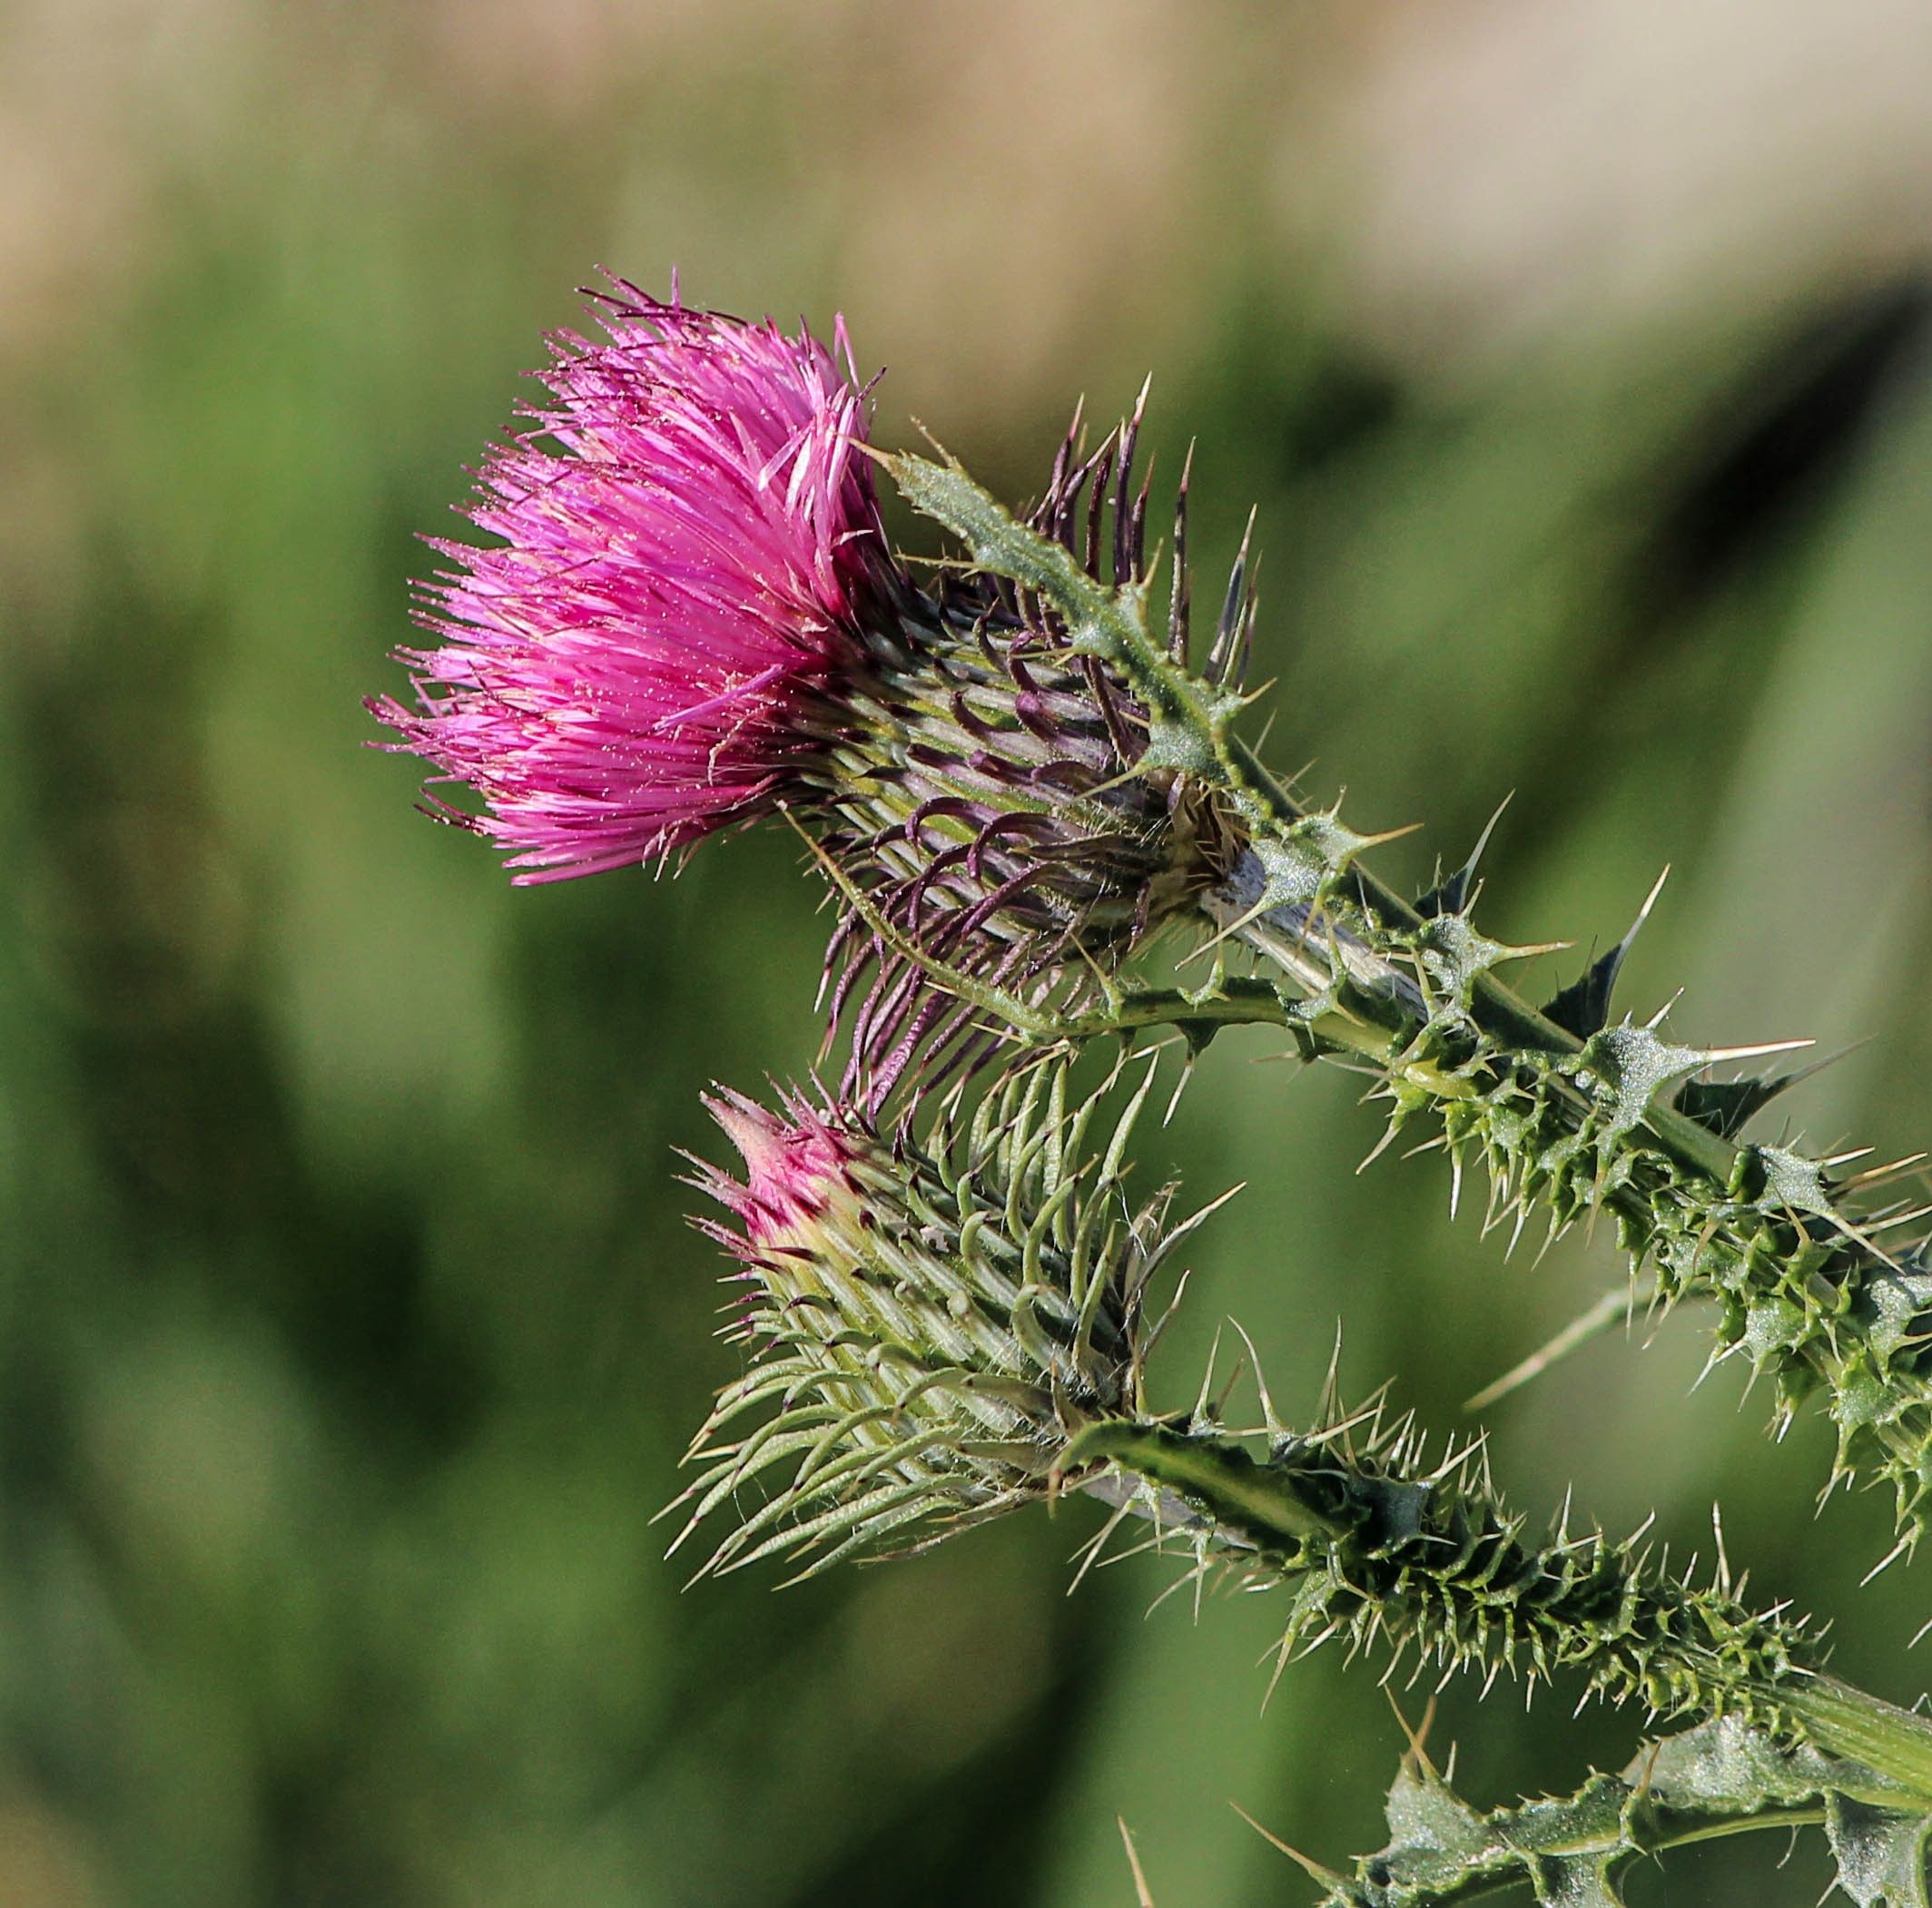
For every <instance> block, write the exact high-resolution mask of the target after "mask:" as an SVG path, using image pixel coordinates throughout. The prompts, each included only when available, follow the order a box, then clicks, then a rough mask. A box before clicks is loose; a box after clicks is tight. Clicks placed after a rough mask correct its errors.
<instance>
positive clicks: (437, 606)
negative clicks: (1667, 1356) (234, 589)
mask: <svg viewBox="0 0 1932 1908" xmlns="http://www.w3.org/2000/svg"><path fill="white" fill-rule="evenodd" d="M602 302H603V305H604V308H605V309H604V313H603V328H604V333H605V336H604V338H603V339H601V340H599V341H592V340H589V339H584V338H580V337H577V336H575V335H573V334H569V333H563V334H559V335H558V336H557V338H556V339H554V340H553V341H552V345H551V362H550V364H549V366H548V367H547V369H545V370H544V371H543V372H541V373H540V374H539V375H540V376H541V378H542V379H543V382H544V383H545V384H546V385H547V387H548V388H549V391H550V393H551V395H552V397H553V398H554V399H555V400H556V402H555V403H554V405H552V406H550V407H547V408H531V409H529V410H527V412H526V414H525V415H526V416H527V418H529V420H530V424H529V428H527V429H526V430H524V431H522V432H520V433H519V434H518V435H517V436H516V437H514V438H511V439H510V440H509V441H508V442H507V443H505V444H502V445H498V446H497V447H493V448H492V449H491V450H490V451H489V452H488V454H487V455H486V457H485V460H484V464H483V468H482V471H481V473H480V480H479V484H478V493H477V496H476V497H475V499H474V500H473V501H472V502H471V504H470V505H469V506H468V516H469V517H470V519H471V521H472V522H474V523H475V524H476V525H477V526H478V528H479V529H482V530H484V531H487V532H488V533H489V534H490V535H491V536H495V537H497V538H498V539H499V541H498V543H497V544H496V545H494V546H488V547H481V548H479V547H475V546H470V545H467V544H458V543H453V542H446V541H441V540H438V541H436V542H435V544H434V547H435V548H436V549H437V550H438V551H439V552H440V553H441V554H442V555H443V556H446V557H448V558H449V559H450V561H451V563H452V565H453V566H454V567H453V568H451V569H449V570H448V571H445V572H444V573H443V574H442V575H440V576H439V577H438V578H437V579H436V580H435V581H433V582H431V583H429V584H428V585H425V586H424V588H423V590H422V607H421V609H420V612H419V621H420V622H421V623H422V625H423V626H424V627H425V628H426V629H428V630H429V632H430V634H432V635H434V636H436V637H438V638H439V639H440V645H439V647H435V648H429V649H411V650H406V651H403V652H401V653H400V654H399V660H400V661H403V662H405V663H407V664H409V665H410V667H411V668H412V669H413V670H414V671H415V672H416V691H417V700H418V703H419V706H418V707H417V708H416V709H413V710H411V709H407V708H405V707H403V706H402V705H401V704H400V703H397V702H395V701H393V700H390V699H388V698H382V699H375V700H371V702H370V705H369V706H370V709H371V710H372V712H373V713H375V714H376V715H377V716H378V717H379V719H380V720H381V721H382V722H384V723H387V724H388V725H389V727H390V728H391V729H393V730H394V731H395V732H396V733H397V735H398V736H399V738H400V742H399V744H398V746H400V747H403V748H407V749H411V750H414V751H415V752H417V753H419V754H420V755H422V756H424V757H425V758H426V759H427V760H428V761H429V762H431V763H433V764H434V765H435V767H436V768H437V770H438V771H439V779H440V780H444V781H453V782H465V783H468V785H469V786H470V787H471V788H472V789H474V790H475V792H477V794H478V796H480V798H481V800H482V804H483V809H482V812H480V813H474V814H472V813H469V812H467V811H457V810H455V809H452V808H449V807H448V806H443V809H442V811H443V812H444V814H445V815H446V816H447V817H448V818H449V819H451V820H455V821H459V822H461V823H462V824H463V825H465V826H468V827H470V828H473V829H474V830H476V831H478V832H479V833H482V834H485V835H487V836H488V837H490V838H491V839H492V840H494V841H497V842H498V844H499V845H500V846H501V847H503V848H505V849H507V850H508V851H510V865H511V866H512V867H514V868H517V870H520V872H519V873H518V874H517V877H516V878H517V880H523V881H531V880H551V879H555V878H557V877H559V876H564V875H572V874H587V873H590V872H593V871H595V870H600V869H606V868H615V867H620V866H624V865H626V864H628V863H634V862H639V861H647V860H650V859H652V858H654V857H657V856H661V855H664V854H666V853H669V852H672V851H675V850H677V849H680V848H683V847H685V846H686V845H687V844H689V843H690V842H692V841H695V840H696V839H697V838H698V837H700V836H702V835H704V834H706V833H708V832H709V831H712V830H714V829H715V828H718V827H720V826H723V825H724V824H726V823H728V822H731V821H736V820H739V819H741V818H744V817H747V816H750V815H754V814H756V813H758V812H760V811H763V810H764V809H766V808H768V807H770V806H771V805H772V804H773V803H774V802H776V801H778V800H780V799H783V797H784V793H785V792H786V790H787V787H788V786H789V785H790V784H792V783H793V782H794V781H795V779H796V778H797V777H798V775H799V774H800V772H801V770H802V769H803V767H804V766H805V765H807V764H808V763H809V762H810V760H811V759H812V758H813V757H814V756H815V755H816V754H817V753H818V752H821V751H822V750H823V747H824V745H825V742H826V740H827V737H828V736H829V734H830V733H833V730H834V729H835V728H836V726H837V701H838V693H839V684H840V682H841V679H842V677H843V676H844V675H845V674H849V673H850V672H852V671H853V670H854V669H855V668H857V667H858V666H859V665H860V664H861V662H862V654H863V647H862V636H861V634H860V628H861V625H862V623H863V622H864V621H865V619H866V618H867V617H868V615H872V613H873V611H874V608H875V606H876V604H877V603H878V601H879V600H880V599H882V597H883V596H884V595H888V594H889V593H890V589H891V587H892V585H891V577H890V566H889V562H888V559H887V556H886V549H885V543H884V537H883V535H882V530H881V527H880V524H879V516H878V508H877V504H876V501H875V498H874V496H873V490H872V473H871V466H870V463H869V461H868V459H867V457H866V456H865V454H864V451H863V448H862V447H863V445H864V443H865V433H866V412H865V399H864V395H863V393H862V391H861V389H860V388H858V387H857V385H856V383H855V382H854V380H853V376H852V375H851V353H850V350H849V349H847V348H846V346H845V339H844V333H843V326H841V327H840V328H839V329H837V330H836V331H835V332H834V340H835V343H836V344H837V346H838V347H839V349H840V352H841V355H843V359H844V360H845V362H844V365H843V368H842V366H841V364H840V363H839V361H838V359H835V358H834V356H833V353H832V352H830V351H828V350H827V349H825V348H824V347H823V345H821V344H820V343H819V342H818V341H817V340H816V339H813V338H812V337H811V336H810V335H809V334H808V333H806V332H804V331H803V330H801V331H800V333H799V334H798V335H797V336H796V337H795V338H794V337H790V336H787V335H786V334H785V333H784V332H782V331H780V330H779V329H778V328H777V327H776V326H775V325H774V324H772V323H771V322H770V321H769V320H767V321H765V322H764V323H762V324H744V323H741V322H740V321H739V320H735V319H732V318H726V317H724V316H721V315H720V314H717V313H715V312H708V311H695V310H687V309H686V308H685V307H684V306H683V305H681V304H680V303H678V302H677V301H676V296H675V290H674V293H673V301H672V302H671V303H669V304H661V303H658V302H657V301H655V300H653V299H651V298H649V297H647V296H646V294H645V293H643V292H641V291H639V290H636V288H635V287H634V286H631V285H629V284H626V283H625V282H624V281H623V280H613V281H612V290H611V292H610V293H609V294H608V295H606V297H605V298H604V300H603V301H602Z"/></svg>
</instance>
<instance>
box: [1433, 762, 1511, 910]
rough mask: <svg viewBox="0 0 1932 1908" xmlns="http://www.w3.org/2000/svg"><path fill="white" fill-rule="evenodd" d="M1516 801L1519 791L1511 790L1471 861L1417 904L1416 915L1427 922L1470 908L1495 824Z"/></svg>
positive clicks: (1479, 838) (1486, 827) (1480, 837)
mask: <svg viewBox="0 0 1932 1908" xmlns="http://www.w3.org/2000/svg"><path fill="white" fill-rule="evenodd" d="M1515 799H1516V792H1515V790H1514V789H1512V790H1511V791H1510V792H1509V793H1508V794H1506V795H1505V796H1503V800H1502V801H1501V802H1498V803H1497V804H1496V811H1495V813H1494V814H1493V815H1492V816H1491V817H1490V818H1489V820H1488V821H1486V822H1484V825H1483V832H1482V833H1481V834H1480V835H1478V836H1477V837H1476V845H1475V846H1474V848H1472V849H1471V850H1470V851H1469V859H1468V860H1467V861H1464V863H1463V865H1462V866H1461V867H1460V868H1459V869H1457V870H1456V871H1455V872H1454V874H1453V875H1451V876H1450V877H1449V879H1448V880H1446V881H1443V882H1440V883H1438V884H1437V885H1436V886H1435V887H1434V888H1432V889H1431V890H1429V892H1428V893H1427V894H1425V895H1424V896H1423V897H1422V899H1421V900H1418V901H1417V902H1416V903H1415V911H1416V913H1418V914H1419V915H1421V916H1422V918H1423V919H1424V920H1434V918H1435V917H1436V916H1437V915H1442V914H1460V913H1462V911H1463V910H1464V909H1465V908H1466V907H1467V906H1468V905H1469V900H1470V894H1471V890H1472V889H1473V888H1474V885H1475V878H1476V869H1477V867H1478V866H1479V865H1480V863H1481V862H1482V860H1483V855H1484V851H1485V850H1486V849H1487V848H1488V846H1489V838H1490V837H1491V836H1492V835H1493V834H1494V833H1495V831H1496V823H1497V822H1499V821H1502V819H1503V810H1504V809H1506V808H1507V807H1508V806H1509V805H1510V803H1511V802H1513V801H1514V800H1515Z"/></svg>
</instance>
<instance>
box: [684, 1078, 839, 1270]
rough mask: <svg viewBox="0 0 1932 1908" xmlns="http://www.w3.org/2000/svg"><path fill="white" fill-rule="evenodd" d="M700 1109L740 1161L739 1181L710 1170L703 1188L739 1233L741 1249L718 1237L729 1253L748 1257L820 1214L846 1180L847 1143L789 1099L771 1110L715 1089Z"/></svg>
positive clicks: (818, 1117)
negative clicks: (779, 1108)
mask: <svg viewBox="0 0 1932 1908" xmlns="http://www.w3.org/2000/svg"><path fill="white" fill-rule="evenodd" d="M705 1111H706V1112H708V1113H709V1114H710V1115H711V1116H712V1118H713V1119H715V1120H716V1121H717V1123H718V1125H719V1126H720V1127H722V1128H723V1130H724V1136H725V1137H726V1138H727V1139H728V1140H730V1141H731V1143H732V1145H733V1146H735V1147H736V1148H737V1149H738V1153H739V1156H741V1157H742V1158H743V1160H744V1184H743V1185H740V1184H739V1183H738V1182H737V1181H736V1180H734V1179H730V1178H727V1177H726V1176H725V1175H723V1174H721V1173H716V1172H711V1173H707V1175H705V1183H706V1185H707V1186H708V1189H709V1190H710V1192H711V1193H712V1194H713V1195H714V1196H715V1197H716V1198H717V1199H718V1200H719V1201H720V1202H721V1203H722V1204H724V1205H726V1206H728V1207H729V1208H730V1209H731V1211H732V1212H734V1214H736V1215H737V1217H738V1220H739V1223H740V1224H742V1225H743V1226H744V1240H743V1242H742V1244H741V1243H740V1242H738V1241H737V1240H735V1239H734V1238H732V1237H730V1235H728V1234H723V1233H721V1234H719V1236H721V1237H724V1238H725V1239H726V1243H727V1244H731V1245H732V1246H733V1247H734V1250H739V1251H741V1252H750V1253H755V1252H757V1251H758V1250H759V1249H761V1248H762V1247H764V1246H766V1245H769V1244H772V1243H773V1242H774V1240H779V1241H782V1240H783V1239H784V1236H785V1235H789V1234H796V1233H797V1232H798V1231H799V1229H800V1228H801V1227H803V1226H805V1225H809V1224H811V1223H812V1222H813V1220H815V1219H817V1218H818V1217H820V1216H821V1215H823V1213H824V1212H825V1210H826V1208H827V1207H828V1206H829V1205H831V1203H832V1200H833V1196H834V1195H835V1194H836V1192H837V1191H838V1190H839V1188H841V1187H842V1186H843V1185H844V1184H845V1183H846V1173H845V1168H846V1165H847V1163H848V1162H849V1161H850V1160H851V1159H852V1157H853V1146H852V1143H851V1141H850V1139H849V1138H848V1137H847V1136H845V1135H844V1134H843V1133H842V1132H841V1131H840V1130H839V1128H838V1127H837V1126H835V1125H834V1124H833V1122H832V1121H831V1120H830V1119H828V1118H826V1117H825V1116H824V1115H823V1114H822V1113H820V1112H818V1111H817V1110H815V1109H814V1108H813V1106H811V1105H810V1104H809V1103H808V1102H806V1101H805V1100H803V1099H802V1098H800V1097H798V1096H797V1095H795V1094H787V1095H786V1096H785V1097H784V1110H783V1112H782V1113H773V1112H770V1111H768V1110H767V1109H766V1108H765V1107H764V1106H760V1105H759V1104H758V1103H757V1101H755V1100H752V1099H747V1098H746V1097H744V1095H743V1094H740V1093H734V1092H732V1091H731V1090H730V1089H729V1088H725V1087H721V1088H720V1089H719V1090H718V1092H717V1093H716V1094H715V1095H712V1094H707V1095H706V1096H705Z"/></svg>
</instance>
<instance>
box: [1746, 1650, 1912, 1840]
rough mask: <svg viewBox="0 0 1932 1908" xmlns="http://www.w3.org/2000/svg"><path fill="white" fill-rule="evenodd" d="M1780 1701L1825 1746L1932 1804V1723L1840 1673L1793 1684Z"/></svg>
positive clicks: (1810, 1734) (1835, 1753) (1837, 1754)
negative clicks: (1847, 1680)
mask: <svg viewBox="0 0 1932 1908" xmlns="http://www.w3.org/2000/svg"><path fill="white" fill-rule="evenodd" d="M1780 1700H1781V1701H1782V1702H1783V1703H1784V1706H1786V1707H1787V1708H1788V1709H1789V1710H1790V1712H1791V1713H1792V1714H1793V1715H1794V1716H1797V1717H1798V1718H1799V1721H1800V1722H1802V1723H1803V1724H1804V1726H1805V1729H1806V1731H1807V1733H1808V1734H1809V1736H1811V1738H1812V1739H1813V1740H1814V1741H1815V1742H1816V1743H1818V1745H1819V1746H1820V1747H1821V1748H1826V1749H1829V1750H1830V1751H1831V1752H1832V1754H1833V1755H1835V1756H1848V1757H1849V1758H1851V1759H1852V1760H1853V1761H1855V1762H1861V1763H1863V1764H1864V1765H1865V1766H1866V1767H1867V1768H1868V1769H1873V1770H1876V1771H1877V1772H1878V1774H1879V1775H1887V1776H1889V1777H1890V1778H1891V1779H1892V1780H1893V1781H1894V1782H1896V1783H1898V1784H1900V1785H1902V1786H1904V1787H1906V1788H1907V1789H1909V1790H1911V1792H1912V1793H1913V1795H1915V1796H1917V1798H1918V1799H1919V1801H1921V1802H1922V1803H1923V1804H1924V1805H1926V1806H1927V1808H1932V1722H1928V1721H1927V1719H1926V1717H1924V1716H1917V1715H1915V1714H1914V1713H1913V1712H1912V1711H1911V1710H1909V1709H1900V1708H1899V1707H1898V1706H1897V1705H1896V1704H1892V1703H1888V1702H1885V1701H1882V1700H1881V1699H1880V1698H1879V1697H1875V1696H1868V1695H1867V1694H1866V1693H1865V1691H1864V1690H1862V1689H1857V1688H1854V1687H1852V1685H1851V1684H1849V1683H1842V1682H1840V1681H1839V1680H1838V1677H1826V1676H1819V1677H1811V1678H1809V1680H1807V1681H1800V1682H1795V1683H1792V1684H1789V1686H1787V1687H1786V1688H1785V1689H1784V1691H1783V1694H1782V1696H1781V1697H1780Z"/></svg>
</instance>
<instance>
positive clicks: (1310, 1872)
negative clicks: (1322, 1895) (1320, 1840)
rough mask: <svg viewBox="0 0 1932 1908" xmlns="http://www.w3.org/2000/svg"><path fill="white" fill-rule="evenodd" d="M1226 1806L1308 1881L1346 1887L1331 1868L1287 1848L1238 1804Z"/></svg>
mask: <svg viewBox="0 0 1932 1908" xmlns="http://www.w3.org/2000/svg"><path fill="white" fill-rule="evenodd" d="M1228 1807H1229V1808H1231V1809H1232V1810H1233V1811H1234V1812H1235V1814H1236V1815H1238V1816H1240V1818H1241V1819H1242V1821H1244V1822H1245V1823H1247V1825H1248V1827H1250V1828H1251V1829H1253V1830H1254V1832H1255V1833H1256V1834H1257V1835H1259V1836H1260V1837H1261V1839H1262V1840H1263V1841H1264V1842H1267V1843H1269V1844H1272V1845H1273V1846H1274V1847H1276V1848H1278V1849H1279V1850H1280V1851H1281V1853H1282V1854H1285V1855H1286V1856H1287V1858H1288V1860H1289V1861H1291V1862H1293V1863H1295V1864H1296V1865H1297V1866H1299V1867H1300V1869H1301V1871H1302V1873H1303V1874H1306V1875H1307V1876H1308V1877H1309V1879H1310V1880H1312V1881H1316V1882H1319V1883H1321V1884H1322V1886H1323V1887H1324V1888H1328V1889H1335V1888H1341V1887H1345V1886H1346V1882H1345V1881H1344V1879H1343V1877H1342V1876H1340V1875H1338V1874H1336V1873H1335V1871H1334V1870H1333V1869H1332V1868H1324V1867H1323V1866H1322V1864H1320V1863H1319V1862H1317V1861H1316V1859H1315V1858H1314V1857H1313V1856H1312V1855H1305V1854H1302V1852H1301V1850H1300V1849H1298V1848H1291V1847H1289V1845H1288V1844H1286V1842H1284V1841H1283V1840H1282V1839H1281V1837H1280V1836H1279V1835H1277V1834H1270V1833H1269V1832H1268V1831H1267V1829H1265V1828H1263V1827H1262V1825H1261V1824H1259V1823H1258V1822H1257V1821H1256V1820H1255V1818H1254V1817H1253V1816H1252V1815H1249V1814H1248V1812H1247V1810H1246V1809H1245V1808H1243V1807H1242V1806H1241V1805H1240V1804H1239V1803H1238V1802H1230V1803H1229V1804H1228Z"/></svg>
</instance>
